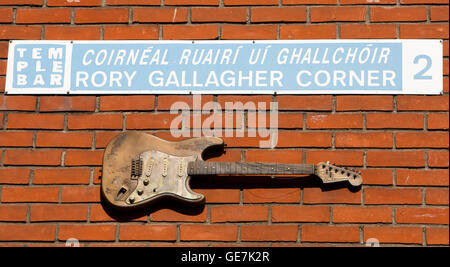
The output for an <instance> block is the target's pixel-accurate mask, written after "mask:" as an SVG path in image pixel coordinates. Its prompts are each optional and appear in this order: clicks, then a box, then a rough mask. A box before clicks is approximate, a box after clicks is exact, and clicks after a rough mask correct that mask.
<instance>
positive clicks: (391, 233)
mask: <svg viewBox="0 0 450 267" xmlns="http://www.w3.org/2000/svg"><path fill="white" fill-rule="evenodd" d="M370 238H376V239H377V240H378V241H379V242H380V243H400V244H422V228H421V227H391V226H365V227H364V240H368V239H370Z"/></svg>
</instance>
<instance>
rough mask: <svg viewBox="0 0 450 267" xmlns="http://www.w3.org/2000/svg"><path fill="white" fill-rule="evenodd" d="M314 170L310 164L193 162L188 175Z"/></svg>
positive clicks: (285, 172) (310, 171) (294, 172)
mask: <svg viewBox="0 0 450 267" xmlns="http://www.w3.org/2000/svg"><path fill="white" fill-rule="evenodd" d="M314 168H315V166H314V165H312V164H285V163H259V162H256V163H244V162H205V161H194V162H190V163H189V165H188V175H221V174H222V175H276V174H279V175H294V174H314Z"/></svg>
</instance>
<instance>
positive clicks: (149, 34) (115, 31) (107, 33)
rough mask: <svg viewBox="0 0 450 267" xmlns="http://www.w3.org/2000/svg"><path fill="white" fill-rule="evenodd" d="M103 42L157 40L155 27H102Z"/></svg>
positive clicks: (157, 32) (157, 29)
mask: <svg viewBox="0 0 450 267" xmlns="http://www.w3.org/2000/svg"><path fill="white" fill-rule="evenodd" d="M103 38H104V40H157V39H158V38H159V27H158V26H156V25H145V26H142V25H132V26H104V37H103Z"/></svg>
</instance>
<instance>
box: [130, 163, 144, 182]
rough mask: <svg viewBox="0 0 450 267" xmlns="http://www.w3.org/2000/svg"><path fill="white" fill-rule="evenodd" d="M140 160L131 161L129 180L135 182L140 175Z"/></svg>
mask: <svg viewBox="0 0 450 267" xmlns="http://www.w3.org/2000/svg"><path fill="white" fill-rule="evenodd" d="M142 165H143V163H142V159H141V158H139V159H133V160H131V180H137V179H138V178H139V177H140V176H141V175H142Z"/></svg>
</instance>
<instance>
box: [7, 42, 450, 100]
mask: <svg viewBox="0 0 450 267" xmlns="http://www.w3.org/2000/svg"><path fill="white" fill-rule="evenodd" d="M36 42H39V43H40V44H65V45H66V48H67V49H66V65H65V70H66V72H67V73H69V74H70V68H71V54H72V45H73V44H133V43H134V44H136V43H138V44H139V43H145V44H194V43H202V44H238V43H239V44H255V43H258V44H283V43H285V44H293V43H317V42H320V43H380V42H381V43H383V42H384V43H402V44H403V49H402V59H403V60H402V61H403V62H402V74H403V77H402V79H403V80H402V81H403V88H406V87H407V88H408V90H403V91H386V90H379V91H373V90H370V91H369V90H339V91H335V90H298V91H292V90H270V91H269V90H196V91H195V92H192V91H188V90H177V91H174V90H160V89H158V90H152V89H149V90H145V91H142V90H139V91H138V90H120V91H119V90H114V91H112V90H109V91H108V90H86V91H82V90H77V91H71V90H70V88H69V87H70V75H66V76H65V80H64V87H63V88H59V89H55V88H27V89H18V88H14V87H13V81H12V77H13V75H12V73H13V71H14V70H13V64H14V49H13V47H14V46H15V45H16V44H30V43H36ZM442 49H443V48H442V40H437V39H426V40H422V39H420V40H419V39H347V40H343V39H330V40H199V41H192V40H191V41H167V40H148V41H147V40H133V41H126V40H119V41H99V40H95V41H50V40H38V41H36V40H17V41H10V48H9V53H8V64H7V75H6V87H5V94H42V95H48V94H50V95H58V94H59V95H60V94H71V95H78V94H81V95H83V94H85V95H86V94H89V95H106V94H268V95H273V94H291V95H294V94H298V95H303V94H333V95H337V94H339V95H340V94H351V95H360V94H384V95H386V94H395V95H397V94H427V95H438V94H442V93H443V59H442V58H443V56H442V55H443V51H442ZM418 54H426V55H428V56H429V57H430V58H433V59H440V60H437V62H433V64H432V65H431V66H429V68H428V72H430V73H439V74H440V75H439V77H440V78H438V79H433V81H432V82H430V81H429V80H422V81H417V80H414V79H412V78H411V76H409V77H408V75H406V74H407V73H417V72H420V70H421V69H423V68H424V67H426V66H425V65H424V64H423V63H425V64H426V62H424V61H416V64H413V62H414V60H415V57H417V55H418ZM406 62H411V64H405V63H406Z"/></svg>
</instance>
